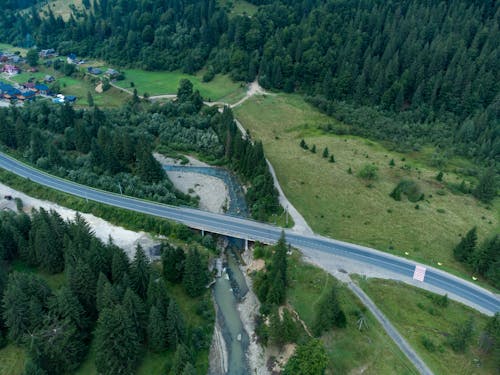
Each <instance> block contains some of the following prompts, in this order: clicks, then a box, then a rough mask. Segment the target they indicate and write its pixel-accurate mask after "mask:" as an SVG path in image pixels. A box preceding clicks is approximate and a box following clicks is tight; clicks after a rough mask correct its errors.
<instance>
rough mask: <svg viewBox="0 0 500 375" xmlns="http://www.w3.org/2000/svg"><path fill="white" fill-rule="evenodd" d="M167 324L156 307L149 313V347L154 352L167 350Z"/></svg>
mask: <svg viewBox="0 0 500 375" xmlns="http://www.w3.org/2000/svg"><path fill="white" fill-rule="evenodd" d="M167 345H168V338H167V323H166V320H165V316H163V315H162V314H161V313H160V311H159V310H158V308H157V307H156V306H153V307H151V310H150V311H149V322H148V347H149V349H150V350H151V351H153V352H157V353H159V352H162V351H164V350H165V349H166V348H167Z"/></svg>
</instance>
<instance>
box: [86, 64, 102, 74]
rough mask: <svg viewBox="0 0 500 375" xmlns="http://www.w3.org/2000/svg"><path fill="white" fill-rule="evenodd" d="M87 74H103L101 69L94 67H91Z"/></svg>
mask: <svg viewBox="0 0 500 375" xmlns="http://www.w3.org/2000/svg"><path fill="white" fill-rule="evenodd" d="M87 72H89V73H90V74H96V75H98V74H101V73H102V70H101V69H99V68H94V67H92V66H89V67H88V68H87Z"/></svg>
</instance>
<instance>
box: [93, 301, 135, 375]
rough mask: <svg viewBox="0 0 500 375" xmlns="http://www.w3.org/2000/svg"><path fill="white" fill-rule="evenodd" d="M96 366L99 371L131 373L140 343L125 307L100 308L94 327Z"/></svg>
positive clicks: (115, 374)
mask: <svg viewBox="0 0 500 375" xmlns="http://www.w3.org/2000/svg"><path fill="white" fill-rule="evenodd" d="M95 345H96V368H97V371H99V373H102V374H107V375H122V374H132V373H135V369H136V368H137V365H138V363H139V357H140V355H141V353H142V350H143V348H142V345H141V342H140V339H139V337H138V336H137V332H136V331H135V329H134V325H133V323H132V321H131V320H130V317H129V315H128V314H127V311H126V310H125V308H124V307H123V306H121V305H116V306H115V307H113V308H112V309H104V310H103V311H102V312H101V314H100V315H99V320H98V322H97V328H96V330H95Z"/></svg>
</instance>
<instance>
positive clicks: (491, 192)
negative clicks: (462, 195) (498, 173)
mask: <svg viewBox="0 0 500 375" xmlns="http://www.w3.org/2000/svg"><path fill="white" fill-rule="evenodd" d="M472 194H473V195H474V196H475V197H476V198H477V199H479V200H480V201H481V202H484V203H490V202H491V201H492V200H493V198H495V196H496V194H497V187H496V178H495V171H494V170H493V168H489V169H488V170H486V171H485V172H484V173H483V175H482V176H481V179H480V180H479V184H478V185H477V187H476V188H475V189H474V190H473V192H472Z"/></svg>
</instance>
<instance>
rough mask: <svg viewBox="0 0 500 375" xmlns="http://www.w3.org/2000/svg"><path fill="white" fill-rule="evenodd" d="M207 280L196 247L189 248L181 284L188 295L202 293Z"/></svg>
mask: <svg viewBox="0 0 500 375" xmlns="http://www.w3.org/2000/svg"><path fill="white" fill-rule="evenodd" d="M207 282H208V276H207V272H206V267H205V266H204V265H203V262H202V260H201V255H200V253H199V251H198V249H196V248H194V249H190V250H189V252H188V255H187V257H186V264H185V268H184V277H183V279H182V284H183V285H184V288H185V289H186V292H187V294H188V295H189V296H190V297H198V296H200V295H201V294H203V291H204V290H205V286H206V285H207Z"/></svg>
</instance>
